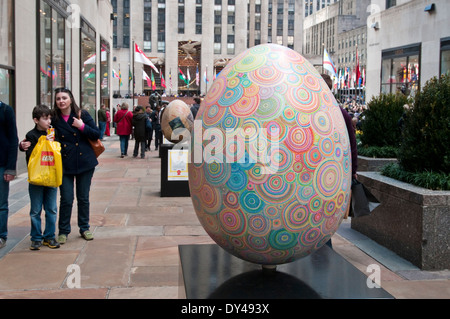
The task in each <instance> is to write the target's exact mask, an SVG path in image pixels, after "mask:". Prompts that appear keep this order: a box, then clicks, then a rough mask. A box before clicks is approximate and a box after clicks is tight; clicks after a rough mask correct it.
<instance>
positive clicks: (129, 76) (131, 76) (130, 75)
mask: <svg viewBox="0 0 450 319" xmlns="http://www.w3.org/2000/svg"><path fill="white" fill-rule="evenodd" d="M132 80H133V73H131V70H128V83H130V82H131V81H132Z"/></svg>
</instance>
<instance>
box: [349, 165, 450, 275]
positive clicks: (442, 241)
mask: <svg viewBox="0 0 450 319" xmlns="http://www.w3.org/2000/svg"><path fill="white" fill-rule="evenodd" d="M358 176H359V177H358V179H359V180H360V181H361V182H362V183H363V184H364V185H365V186H366V187H367V188H369V189H370V190H371V191H372V193H373V194H374V195H375V196H376V197H377V198H378V199H379V200H380V202H381V205H380V206H379V207H377V208H376V209H375V210H374V211H373V212H372V214H371V215H369V216H364V217H359V218H352V220H351V227H352V228H353V229H355V230H357V231H359V232H360V233H362V234H364V235H366V236H368V237H369V238H371V239H373V240H374V241H376V242H378V243H379V244H381V245H383V246H385V247H386V248H388V249H390V250H392V251H393V252H395V253H397V254H398V255H399V256H401V257H403V258H404V259H406V260H408V261H410V262H411V263H412V264H414V265H416V266H417V267H419V268H421V269H423V270H444V269H450V191H432V190H428V189H425V188H421V187H416V186H414V185H411V184H407V183H403V182H400V181H397V180H395V179H392V178H389V177H386V176H383V175H381V174H380V173H378V172H360V173H358Z"/></svg>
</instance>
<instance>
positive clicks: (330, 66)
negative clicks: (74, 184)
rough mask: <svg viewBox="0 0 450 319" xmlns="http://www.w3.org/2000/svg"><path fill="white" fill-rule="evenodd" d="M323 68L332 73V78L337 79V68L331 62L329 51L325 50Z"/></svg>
mask: <svg viewBox="0 0 450 319" xmlns="http://www.w3.org/2000/svg"><path fill="white" fill-rule="evenodd" d="M323 68H324V69H325V70H327V71H329V72H330V73H331V75H332V76H334V77H336V67H335V66H334V63H333V61H331V58H330V56H329V55H328V52H327V49H325V48H324V49H323Z"/></svg>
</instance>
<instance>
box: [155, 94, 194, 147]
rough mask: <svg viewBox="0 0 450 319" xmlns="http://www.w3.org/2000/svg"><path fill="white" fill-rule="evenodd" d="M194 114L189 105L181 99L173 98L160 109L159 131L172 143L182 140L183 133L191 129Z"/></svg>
mask: <svg viewBox="0 0 450 319" xmlns="http://www.w3.org/2000/svg"><path fill="white" fill-rule="evenodd" d="M193 125H194V116H193V115H192V113H191V109H190V108H189V106H188V105H187V104H186V103H185V102H184V101H182V100H173V101H172V102H170V103H169V105H167V106H166V107H165V108H164V110H163V111H162V115H161V131H162V133H163V135H164V137H165V138H166V139H167V140H169V141H170V142H173V143H178V142H180V141H181V140H183V135H186V134H185V133H184V132H185V131H186V132H187V133H188V132H189V131H191V130H192V127H193Z"/></svg>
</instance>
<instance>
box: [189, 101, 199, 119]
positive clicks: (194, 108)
mask: <svg viewBox="0 0 450 319" xmlns="http://www.w3.org/2000/svg"><path fill="white" fill-rule="evenodd" d="M200 102H201V101H200V98H198V97H195V98H194V104H192V107H191V113H192V115H193V116H194V119H195V117H196V116H197V112H198V109H199V108H200Z"/></svg>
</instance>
